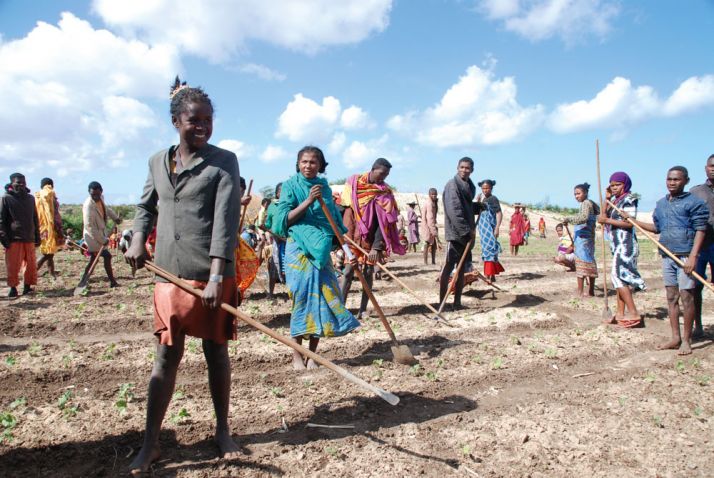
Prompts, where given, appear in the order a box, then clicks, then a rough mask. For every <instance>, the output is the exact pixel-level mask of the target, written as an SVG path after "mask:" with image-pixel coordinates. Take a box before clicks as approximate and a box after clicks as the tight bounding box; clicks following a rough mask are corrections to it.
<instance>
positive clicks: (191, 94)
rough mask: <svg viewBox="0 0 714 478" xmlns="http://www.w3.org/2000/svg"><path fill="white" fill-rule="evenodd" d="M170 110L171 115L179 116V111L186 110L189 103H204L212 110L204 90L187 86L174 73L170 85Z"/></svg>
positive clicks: (209, 99)
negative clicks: (174, 77) (172, 81)
mask: <svg viewBox="0 0 714 478" xmlns="http://www.w3.org/2000/svg"><path fill="white" fill-rule="evenodd" d="M169 98H171V106H170V110H169V111H170V112H171V116H172V117H179V116H180V115H181V113H184V112H186V110H187V108H188V105H189V104H190V103H205V104H207V105H208V106H210V107H211V111H213V103H212V102H211V98H209V97H208V94H206V92H205V91H203V89H202V88H200V87H192V86H188V84H186V82H185V81H181V79H180V78H179V77H178V75H176V79H175V80H174V83H173V85H172V86H171V94H170V95H169Z"/></svg>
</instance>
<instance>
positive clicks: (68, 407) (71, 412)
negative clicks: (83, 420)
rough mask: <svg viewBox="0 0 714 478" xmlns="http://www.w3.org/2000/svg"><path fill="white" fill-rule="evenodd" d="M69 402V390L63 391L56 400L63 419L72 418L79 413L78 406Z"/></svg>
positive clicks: (70, 396) (70, 392) (70, 397)
mask: <svg viewBox="0 0 714 478" xmlns="http://www.w3.org/2000/svg"><path fill="white" fill-rule="evenodd" d="M71 400H72V391H71V390H67V391H65V392H64V393H63V394H62V395H60V397H59V399H58V400H57V407H58V408H59V409H60V410H62V416H63V417H64V418H72V417H74V416H75V415H77V412H78V411H79V405H77V404H74V403H72V402H71Z"/></svg>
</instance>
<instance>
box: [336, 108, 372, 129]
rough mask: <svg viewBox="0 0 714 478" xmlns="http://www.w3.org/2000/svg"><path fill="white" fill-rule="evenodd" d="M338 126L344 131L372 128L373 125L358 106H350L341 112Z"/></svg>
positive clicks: (367, 115)
mask: <svg viewBox="0 0 714 478" xmlns="http://www.w3.org/2000/svg"><path fill="white" fill-rule="evenodd" d="M340 126H342V127H343V128H344V129H346V130H353V129H366V128H372V127H373V126H374V123H373V122H372V119H371V118H370V117H369V114H367V113H366V112H365V111H364V110H363V109H362V108H360V107H359V106H350V107H349V108H347V109H345V110H344V111H342V116H341V117H340Z"/></svg>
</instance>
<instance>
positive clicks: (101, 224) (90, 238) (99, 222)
mask: <svg viewBox="0 0 714 478" xmlns="http://www.w3.org/2000/svg"><path fill="white" fill-rule="evenodd" d="M102 203H103V204H104V212H105V214H106V217H104V216H102V213H101V212H100V211H99V208H98V207H97V203H96V202H94V200H93V199H92V196H89V197H88V198H87V199H85V200H84V204H83V205H82V221H83V224H84V230H83V231H82V238H83V239H84V243H85V244H87V249H89V252H99V249H101V248H102V246H103V245H104V244H105V243H106V242H107V218H109V219H111V220H112V221H114V223H116V224H119V223H120V222H121V219H120V218H119V215H118V214H117V213H115V212H114V210H113V209H112V208H110V207H109V206H107V203H105V202H104V198H102Z"/></svg>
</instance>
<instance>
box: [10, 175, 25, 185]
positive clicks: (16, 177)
mask: <svg viewBox="0 0 714 478" xmlns="http://www.w3.org/2000/svg"><path fill="white" fill-rule="evenodd" d="M20 178H22V179H25V175H24V174H22V173H12V174H11V175H10V182H11V183H12V182H13V181H14V180H15V179H20Z"/></svg>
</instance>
